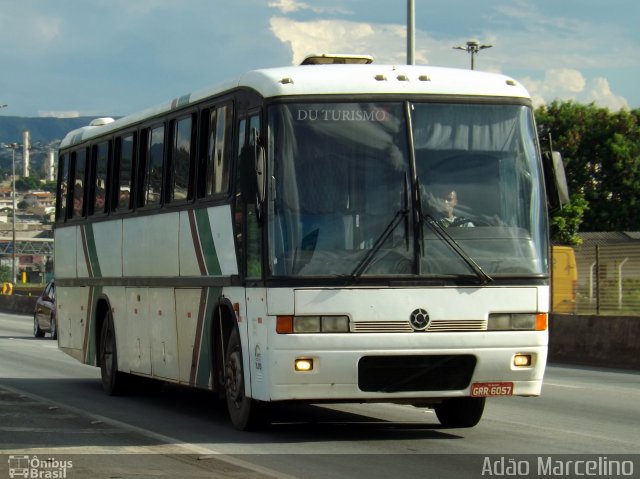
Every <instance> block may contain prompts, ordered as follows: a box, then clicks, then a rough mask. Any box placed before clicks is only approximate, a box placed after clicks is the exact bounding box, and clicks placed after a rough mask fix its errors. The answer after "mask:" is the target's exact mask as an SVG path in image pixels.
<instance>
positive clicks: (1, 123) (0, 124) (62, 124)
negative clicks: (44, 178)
mask: <svg viewBox="0 0 640 479" xmlns="http://www.w3.org/2000/svg"><path fill="white" fill-rule="evenodd" d="M94 118H95V117H77V118H28V117H21V116H0V143H13V142H16V143H22V132H23V131H24V130H28V131H29V135H30V138H31V144H33V145H35V144H36V143H42V144H50V143H52V142H55V141H59V140H62V138H64V136H65V135H66V134H67V133H68V132H69V131H71V130H75V129H76V128H80V127H81V126H86V125H88V124H89V123H90V122H91V120H93V119H94Z"/></svg>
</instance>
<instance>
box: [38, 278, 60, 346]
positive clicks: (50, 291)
mask: <svg viewBox="0 0 640 479" xmlns="http://www.w3.org/2000/svg"><path fill="white" fill-rule="evenodd" d="M45 333H51V339H57V338H58V314H57V309H56V285H55V282H54V281H51V282H49V284H47V287H46V288H44V291H43V292H42V294H41V295H40V296H39V297H38V300H37V301H36V311H35V313H34V314H33V335H34V336H35V337H36V338H42V337H44V334H45Z"/></svg>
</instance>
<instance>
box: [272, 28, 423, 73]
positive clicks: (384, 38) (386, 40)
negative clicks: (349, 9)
mask: <svg viewBox="0 0 640 479" xmlns="http://www.w3.org/2000/svg"><path fill="white" fill-rule="evenodd" d="M270 25H271V31H272V32H273V33H274V35H275V36H276V37H277V38H278V39H279V40H280V41H282V42H284V43H287V44H289V45H290V47H291V51H292V64H294V65H296V64H299V63H300V62H301V61H302V60H303V59H304V58H305V57H306V56H307V55H309V54H312V53H354V54H368V55H373V56H374V58H375V61H376V63H391V64H400V63H405V62H406V38H407V37H406V29H405V26H404V25H393V24H370V23H358V22H350V21H345V20H317V21H309V22H298V21H295V20H291V19H288V18H284V17H273V18H271V21H270ZM416 62H417V63H427V57H426V52H425V51H424V50H416Z"/></svg>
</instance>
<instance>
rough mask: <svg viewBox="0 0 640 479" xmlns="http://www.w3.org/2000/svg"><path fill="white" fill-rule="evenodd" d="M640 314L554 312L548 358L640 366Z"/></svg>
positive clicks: (597, 364) (638, 367) (595, 363)
mask: <svg viewBox="0 0 640 479" xmlns="http://www.w3.org/2000/svg"><path fill="white" fill-rule="evenodd" d="M639 336H640V317H638V316H583V315H570V314H554V315H552V316H551V318H550V320H549V361H551V362H560V363H570V364H583V365H588V366H599V367H607V368H621V369H637V370H640V342H639V341H638V337H639Z"/></svg>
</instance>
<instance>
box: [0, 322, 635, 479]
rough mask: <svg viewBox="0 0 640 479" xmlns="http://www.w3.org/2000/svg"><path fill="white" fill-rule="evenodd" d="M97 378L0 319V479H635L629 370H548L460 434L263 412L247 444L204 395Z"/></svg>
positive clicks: (363, 411)
mask: <svg viewBox="0 0 640 479" xmlns="http://www.w3.org/2000/svg"><path fill="white" fill-rule="evenodd" d="M99 377H100V373H99V370H98V369H97V368H93V367H90V366H85V365H82V364H79V363H77V362H76V361H75V360H73V359H72V358H69V357H67V356H66V355H65V354H63V353H62V352H60V351H58V349H57V344H56V342H55V341H52V340H50V339H48V337H47V338H44V339H35V338H33V337H32V319H31V318H30V317H25V316H13V315H6V314H0V479H1V478H2V477H3V470H7V471H8V472H13V473H14V475H15V473H16V471H18V472H19V471H20V470H19V469H16V468H19V467H21V466H23V465H24V463H25V461H33V458H34V457H37V458H38V461H41V460H43V459H49V462H48V463H47V462H46V461H44V462H43V463H42V464H38V463H36V462H34V463H33V465H34V466H35V465H37V466H39V467H40V471H45V472H48V473H52V471H54V469H55V467H57V466H60V465H65V464H64V461H71V463H72V464H71V465H72V467H71V468H68V469H67V470H66V471H65V473H66V476H65V477H69V478H84V477H96V478H98V477H108V478H124V477H136V478H137V477H184V478H188V477H234V478H238V477H242V478H245V477H247V478H253V477H255V478H258V477H299V478H305V479H306V478H322V479H326V478H356V477H357V478H360V477H362V478H365V477H366V478H378V477H379V478H389V477H391V478H413V477H416V478H418V477H420V478H424V477H438V478H440V477H441V478H448V477H455V478H457V477H465V478H467V477H468V478H473V477H488V476H500V475H502V476H506V475H509V474H508V472H510V470H509V469H507V470H501V469H500V468H501V467H502V468H503V469H504V468H505V467H508V466H509V465H513V466H514V467H515V470H516V472H518V470H517V469H518V467H519V468H520V469H519V472H520V474H518V475H519V477H522V476H523V475H526V476H528V477H536V475H535V473H536V472H537V473H538V476H539V477H543V476H544V477H548V476H549V475H553V476H555V477H577V476H579V475H580V472H584V471H581V470H580V469H575V467H576V466H575V465H573V463H570V464H568V463H567V461H573V460H575V458H577V457H583V456H576V455H585V456H584V460H586V461H591V462H593V464H592V465H594V467H599V468H600V469H599V470H598V471H599V472H603V471H604V472H610V471H611V467H614V466H616V465H620V464H622V465H623V467H626V469H624V470H623V472H625V471H628V469H629V467H632V468H633V471H632V472H633V476H632V477H640V459H639V456H638V455H637V453H638V451H640V434H639V433H638V431H639V430H640V427H639V426H640V373H638V372H634V371H620V370H604V369H593V368H580V367H569V366H562V365H549V367H548V369H547V375H546V378H545V383H544V388H543V395H542V396H541V397H539V398H500V399H497V398H496V399H493V400H489V401H488V403H487V409H486V410H485V415H484V417H483V419H482V421H481V422H480V424H479V425H478V426H476V427H475V428H471V429H446V428H443V427H441V426H440V425H439V423H438V421H437V419H436V418H435V415H434V414H433V412H432V411H430V410H426V409H418V408H414V407H412V406H403V405H392V404H368V405H323V406H317V405H307V406H295V407H294V406H286V407H280V408H278V409H276V411H275V414H274V423H273V424H272V425H271V426H269V427H267V428H266V429H265V430H263V431H260V432H254V433H241V432H238V431H235V430H234V429H233V428H232V427H231V425H230V423H229V421H228V419H227V416H226V410H225V407H224V405H223V404H222V403H220V402H219V401H218V399H217V397H216V396H214V395H212V394H210V393H208V392H205V391H197V390H191V389H186V388H181V387H176V386H165V388H164V389H163V391H162V392H161V393H160V394H154V395H143V396H130V397H107V396H106V395H104V394H103V392H102V387H101V384H100V379H99ZM3 458H6V460H5V459H3ZM25 458H28V459H25ZM20 461H22V465H21V464H20ZM56 461H57V462H56ZM594 461H596V462H594ZM625 461H626V462H625ZM540 467H542V473H543V474H542V475H540ZM572 467H573V469H572ZM603 467H605V468H606V467H609V469H605V470H603V469H602V468H603ZM525 469H527V470H526V471H525ZM58 470H61V469H60V468H58ZM501 471H502V472H503V474H500V472H501ZM523 472H527V474H522V473H523ZM614 472H615V471H614ZM547 473H552V474H547ZM621 476H622V477H629V476H628V475H626V474H621ZM6 477H9V476H8V475H7V476H6ZM16 477H20V476H16ZM40 477H45V476H43V475H41V476H40ZM49 477H52V476H51V475H49ZM53 477H55V476H53ZM602 477H604V476H602ZM607 477H619V476H616V475H615V474H614V475H611V474H609V475H608V476H607Z"/></svg>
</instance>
